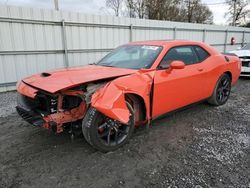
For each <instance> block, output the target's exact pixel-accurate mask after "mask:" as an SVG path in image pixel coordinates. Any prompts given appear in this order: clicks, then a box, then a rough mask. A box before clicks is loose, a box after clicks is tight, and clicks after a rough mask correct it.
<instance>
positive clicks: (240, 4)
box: [225, 0, 250, 26]
mask: <svg viewBox="0 0 250 188" xmlns="http://www.w3.org/2000/svg"><path fill="white" fill-rule="evenodd" d="M249 2H250V1H249V0H226V3H227V4H228V5H229V9H228V12H227V13H226V14H225V17H228V22H229V24H230V25H235V26H238V25H241V24H242V23H244V22H245V21H246V17H247V16H248V15H249V13H250V11H249V10H247V6H248V4H249ZM234 15H235V16H234Z"/></svg>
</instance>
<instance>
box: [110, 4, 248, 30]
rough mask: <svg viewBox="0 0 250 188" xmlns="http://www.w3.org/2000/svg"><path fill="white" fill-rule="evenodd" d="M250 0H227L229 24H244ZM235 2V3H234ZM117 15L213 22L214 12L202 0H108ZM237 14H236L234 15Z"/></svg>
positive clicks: (226, 15)
mask: <svg viewBox="0 0 250 188" xmlns="http://www.w3.org/2000/svg"><path fill="white" fill-rule="evenodd" d="M249 1H250V0H226V1H225V4H227V5H229V6H228V7H229V9H228V11H227V13H226V14H225V17H227V18H228V23H229V25H233V24H234V25H236V26H239V25H242V23H245V21H246V19H247V18H249V10H248V9H247V6H248V5H249ZM234 3H235V4H234ZM106 6H107V7H108V8H110V9H112V10H113V11H114V13H115V15H116V16H127V17H131V18H147V19H154V20H169V21H180V22H190V23H204V24H212V23H213V13H212V12H211V10H210V9H209V7H208V6H207V5H206V4H204V3H202V1H201V0H106ZM234 15H235V16H234Z"/></svg>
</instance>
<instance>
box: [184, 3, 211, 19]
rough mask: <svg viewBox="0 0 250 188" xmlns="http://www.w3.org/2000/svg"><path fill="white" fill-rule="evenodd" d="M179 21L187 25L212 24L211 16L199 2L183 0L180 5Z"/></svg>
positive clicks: (207, 9)
mask: <svg viewBox="0 0 250 188" xmlns="http://www.w3.org/2000/svg"><path fill="white" fill-rule="evenodd" d="M181 4H182V5H181V11H180V12H181V17H180V21H183V22H189V23H206V24H212V23H213V14H212V12H211V11H210V10H209V8H208V7H207V6H206V5H203V4H202V3H201V0H185V1H182V3H181Z"/></svg>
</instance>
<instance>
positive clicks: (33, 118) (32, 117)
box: [16, 106, 44, 126]
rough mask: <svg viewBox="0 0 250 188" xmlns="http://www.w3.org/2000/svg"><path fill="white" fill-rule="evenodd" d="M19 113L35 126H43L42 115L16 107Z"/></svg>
mask: <svg viewBox="0 0 250 188" xmlns="http://www.w3.org/2000/svg"><path fill="white" fill-rule="evenodd" d="M16 111H17V113H18V114H19V115H20V116H21V117H22V118H23V119H24V120H25V121H27V122H28V123H30V124H32V125H34V126H42V125H43V124H44V120H43V118H42V116H41V115H38V114H35V113H34V112H33V111H31V110H30V111H28V110H26V109H24V108H22V107H20V106H17V107H16Z"/></svg>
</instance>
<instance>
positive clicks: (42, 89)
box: [16, 40, 241, 152]
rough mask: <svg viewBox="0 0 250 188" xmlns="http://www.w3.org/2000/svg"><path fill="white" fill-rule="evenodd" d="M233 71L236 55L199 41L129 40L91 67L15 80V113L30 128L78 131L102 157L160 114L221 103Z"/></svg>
mask: <svg viewBox="0 0 250 188" xmlns="http://www.w3.org/2000/svg"><path fill="white" fill-rule="evenodd" d="M240 69H241V62H240V60H239V58H238V57H237V56H235V55H234V54H221V53H219V52H218V51H217V50H215V49H214V48H213V47H210V46H208V45H206V44H204V43H201V42H193V41H177V40H173V41H164V40H161V41H145V42H133V43H129V44H126V45H122V46H120V47H118V48H116V49H115V50H113V51H112V52H111V53H109V54H108V55H106V56H105V57H104V58H103V59H101V60H100V61H99V62H98V63H94V64H90V65H87V66H83V67H77V68H66V69H61V70H56V71H49V72H43V73H41V74H37V75H33V76H31V77H28V78H25V79H23V80H22V81H21V82H19V83H18V84H17V91H18V93H19V95H18V105H17V107H16V109H17V112H18V113H19V115H20V116H21V117H22V118H23V119H24V120H26V121H27V122H29V123H30V124H33V125H35V126H41V127H44V128H46V129H51V130H52V131H54V132H56V133H61V132H63V131H66V130H68V131H70V132H71V133H72V134H77V133H79V132H80V133H83V135H84V137H85V139H86V140H87V142H88V143H89V144H91V145H92V146H93V147H95V148H96V149H98V150H101V151H104V152H107V151H111V150H115V149H117V148H118V147H120V146H122V145H123V144H125V143H126V142H127V141H128V139H129V138H130V137H131V135H132V133H133V130H134V127H135V126H139V125H146V126H147V125H149V124H150V122H151V121H152V120H154V119H155V118H157V117H159V116H161V115H163V114H165V113H167V112H171V111H174V110H177V109H179V108H181V107H184V106H187V105H189V104H192V103H195V102H198V101H202V100H207V101H208V102H209V103H210V104H212V105H215V106H218V105H223V104H224V103H226V101H227V100H228V98H229V95H230V90H231V86H232V85H234V84H235V83H236V81H237V80H238V78H239V75H240Z"/></svg>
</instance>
